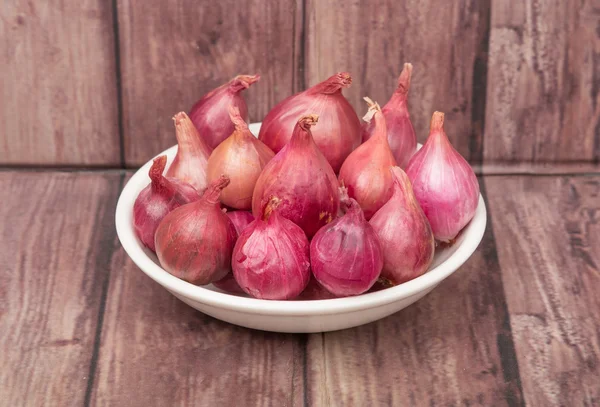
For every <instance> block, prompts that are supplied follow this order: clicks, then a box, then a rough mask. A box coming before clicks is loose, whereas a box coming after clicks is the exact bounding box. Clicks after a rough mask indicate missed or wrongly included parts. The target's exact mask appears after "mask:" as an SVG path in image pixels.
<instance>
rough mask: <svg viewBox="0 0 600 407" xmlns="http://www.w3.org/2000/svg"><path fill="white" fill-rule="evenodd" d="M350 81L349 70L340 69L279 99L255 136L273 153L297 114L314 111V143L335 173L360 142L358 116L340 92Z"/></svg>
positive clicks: (288, 133) (287, 135)
mask: <svg viewBox="0 0 600 407" xmlns="http://www.w3.org/2000/svg"><path fill="white" fill-rule="evenodd" d="M351 83H352V78H351V77H350V74H349V73H346V72H340V73H337V74H335V75H333V76H332V77H330V78H329V79H327V80H325V81H323V82H321V83H319V84H317V85H315V86H313V87H312V88H309V89H307V90H305V91H304V92H301V93H298V94H296V95H293V96H290V97H289V98H287V99H285V100H283V101H282V102H280V103H279V104H278V105H277V106H275V107H274V108H273V109H272V110H271V111H270V112H269V113H268V114H267V116H266V117H265V118H264V120H263V122H262V125H261V128H260V133H259V136H258V138H259V139H260V140H262V141H263V142H264V143H265V144H266V145H267V146H269V147H270V148H271V150H273V151H274V152H275V153H277V152H279V150H281V149H282V148H283V147H284V146H285V145H286V143H287V142H288V141H289V140H290V139H291V137H292V133H293V131H294V127H295V125H296V122H297V121H298V118H299V117H301V116H304V115H306V114H310V113H315V114H316V115H318V116H319V120H320V122H321V124H319V126H318V127H317V128H315V130H314V132H313V137H314V140H315V143H316V144H317V146H319V148H320V149H321V152H322V153H323V154H324V155H325V157H326V158H327V161H328V162H329V164H330V165H331V167H332V168H333V170H334V171H335V172H336V173H337V172H338V171H339V169H340V167H341V166H342V163H343V162H344V160H345V159H346V157H348V154H350V153H351V152H352V150H354V149H355V148H356V147H358V146H359V145H360V142H361V135H360V132H361V128H360V121H359V120H358V116H356V112H355V111H354V109H353V108H352V106H351V105H350V103H349V102H348V101H347V100H346V98H345V97H344V95H342V88H347V87H349V86H350V84H351Z"/></svg>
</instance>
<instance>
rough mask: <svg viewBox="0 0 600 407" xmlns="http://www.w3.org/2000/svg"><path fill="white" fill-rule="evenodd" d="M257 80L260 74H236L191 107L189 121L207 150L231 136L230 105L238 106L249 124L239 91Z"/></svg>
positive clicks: (246, 107) (244, 104)
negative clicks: (203, 141) (206, 145)
mask: <svg viewBox="0 0 600 407" xmlns="http://www.w3.org/2000/svg"><path fill="white" fill-rule="evenodd" d="M259 79H260V75H238V76H236V77H235V78H233V79H232V80H230V81H229V82H227V83H226V84H224V85H221V86H219V87H218V88H216V89H213V90H212V91H210V92H208V93H207V94H206V95H204V96H202V98H201V99H200V100H199V101H198V102H196V104H195V105H194V106H193V107H192V110H190V117H191V119H192V122H194V126H196V128H197V129H198V131H199V132H200V135H201V136H202V137H203V138H204V140H206V143H207V144H208V146H209V147H210V148H215V147H216V146H218V145H219V144H221V142H222V141H223V140H225V139H226V138H227V137H229V136H230V135H231V133H233V130H234V125H233V123H232V122H231V120H230V119H229V111H228V109H229V106H235V107H237V108H238V109H239V111H240V116H241V117H242V120H244V121H248V106H247V105H246V101H245V100H244V96H242V93H241V92H242V91H243V90H245V89H248V88H249V87H250V86H251V85H252V84H253V83H256V82H258V80H259Z"/></svg>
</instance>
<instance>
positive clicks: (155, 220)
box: [133, 155, 200, 251]
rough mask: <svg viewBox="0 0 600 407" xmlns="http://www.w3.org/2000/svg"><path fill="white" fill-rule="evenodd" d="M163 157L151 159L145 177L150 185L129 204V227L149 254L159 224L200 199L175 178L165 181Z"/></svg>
mask: <svg viewBox="0 0 600 407" xmlns="http://www.w3.org/2000/svg"><path fill="white" fill-rule="evenodd" d="M166 164H167V156H166V155H161V156H160V157H157V158H155V159H154V162H153V163H152V167H150V171H149V172H148V175H149V176H150V185H148V186H147V187H146V188H144V189H142V191H141V192H140V193H139V195H138V197H137V199H136V200H135V203H134V204H133V226H134V228H135V233H136V235H137V236H138V238H139V239H140V240H141V241H142V243H143V244H144V245H145V246H146V247H148V248H149V249H150V250H152V251H156V249H155V247H154V234H155V233H156V228H157V227H158V224H159V223H160V221H161V220H163V218H164V217H165V216H167V214H168V213H169V212H171V211H172V210H173V209H176V208H179V207H180V206H181V205H185V204H187V203H190V202H193V201H195V200H197V199H199V198H200V194H198V191H196V190H195V189H194V187H193V186H191V185H190V184H188V183H186V182H183V181H179V180H178V179H175V178H166V177H164V176H163V171H164V170H165V166H166Z"/></svg>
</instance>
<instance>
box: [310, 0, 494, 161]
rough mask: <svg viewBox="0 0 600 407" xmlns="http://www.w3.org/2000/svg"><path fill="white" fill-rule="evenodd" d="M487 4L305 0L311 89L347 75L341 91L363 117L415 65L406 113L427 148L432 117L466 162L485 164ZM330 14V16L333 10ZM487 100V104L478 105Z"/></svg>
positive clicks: (388, 95)
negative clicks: (438, 117)
mask: <svg viewBox="0 0 600 407" xmlns="http://www.w3.org/2000/svg"><path fill="white" fill-rule="evenodd" d="M489 3H490V0H483V1H476V2H474V1H467V0H458V1H453V2H447V3H444V4H443V6H442V5H441V3H440V2H438V1H433V0H426V1H408V2H407V1H394V0H374V1H370V2H368V5H365V4H363V3H361V2H348V1H342V0H335V1H333V2H332V1H330V2H319V1H316V0H307V6H306V21H307V34H306V43H307V46H306V52H307V55H306V61H307V62H306V64H307V71H306V73H307V82H308V85H314V84H315V83H317V82H320V81H322V80H324V79H325V78H327V77H329V76H330V75H331V74H332V73H334V72H337V71H349V72H350V73H351V74H352V76H353V79H354V81H353V85H352V87H351V88H350V89H348V90H346V91H344V94H345V95H346V96H347V97H348V99H349V100H350V102H351V103H352V105H353V106H354V108H355V109H357V111H358V112H359V116H361V117H362V113H363V112H365V111H366V107H365V103H364V101H363V100H362V97H363V96H366V95H368V96H370V97H371V98H372V99H374V100H376V101H378V102H379V103H380V104H382V105H383V104H384V103H385V102H387V100H388V99H389V97H390V96H391V94H392V92H393V91H394V89H395V88H396V86H397V79H398V76H399V74H400V71H401V70H402V66H403V63H404V62H411V63H412V64H413V65H414V71H413V81H412V84H411V93H410V96H409V111H410V114H411V119H412V122H413V125H414V127H415V131H416V133H417V139H418V140H419V141H420V142H423V141H424V140H425V138H426V137H427V135H428V134H429V121H430V120H431V115H432V113H433V112H434V111H435V110H441V111H444V112H445V113H446V130H447V133H448V135H449V137H450V138H451V140H452V142H453V144H454V146H455V147H456V148H457V149H458V151H460V153H461V154H463V155H464V156H465V157H466V158H467V159H471V161H473V162H478V161H480V159H481V139H482V130H483V113H484V110H483V106H484V104H485V82H486V76H485V75H486V70H487V66H486V64H487V54H486V51H487V43H488V38H487V33H488V27H489V8H490V4H489ZM332 10H333V11H332ZM481 96H483V98H484V99H483V100H481Z"/></svg>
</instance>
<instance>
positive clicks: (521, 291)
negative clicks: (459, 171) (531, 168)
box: [487, 177, 600, 406]
mask: <svg viewBox="0 0 600 407" xmlns="http://www.w3.org/2000/svg"><path fill="white" fill-rule="evenodd" d="M487 185H488V193H489V200H490V210H491V212H492V215H493V217H492V220H493V227H494V233H495V235H496V241H497V242H501V244H500V243H499V244H498V245H497V248H498V255H499V259H500V265H501V267H502V279H503V281H504V287H505V292H506V300H507V303H508V309H509V311H510V314H511V326H512V331H513V336H514V342H515V347H516V351H517V356H518V359H519V368H520V371H521V378H522V382H523V392H524V394H525V400H526V401H527V404H528V405H531V406H558V405H561V406H562V405H565V406H596V405H599V404H600V386H599V383H600V324H599V320H598V310H599V309H600V299H599V297H598V287H600V177H518V178H517V177H493V178H489V179H488V180H487Z"/></svg>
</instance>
